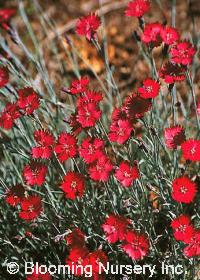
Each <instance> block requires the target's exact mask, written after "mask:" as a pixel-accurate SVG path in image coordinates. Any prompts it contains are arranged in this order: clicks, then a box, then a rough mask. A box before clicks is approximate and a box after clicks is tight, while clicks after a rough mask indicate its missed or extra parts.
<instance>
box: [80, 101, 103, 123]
mask: <svg viewBox="0 0 200 280" xmlns="http://www.w3.org/2000/svg"><path fill="white" fill-rule="evenodd" d="M100 117H101V111H100V109H99V107H98V106H97V105H96V103H94V102H90V103H87V104H85V105H83V106H82V107H81V106H80V107H79V108H78V114H77V121H78V122H79V123H80V124H81V126H82V127H84V128H85V127H93V126H95V124H96V122H97V121H98V120H99V119H100Z"/></svg>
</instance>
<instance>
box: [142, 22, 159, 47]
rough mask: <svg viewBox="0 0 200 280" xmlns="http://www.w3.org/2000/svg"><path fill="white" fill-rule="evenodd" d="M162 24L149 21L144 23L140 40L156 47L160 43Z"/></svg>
mask: <svg viewBox="0 0 200 280" xmlns="http://www.w3.org/2000/svg"><path fill="white" fill-rule="evenodd" d="M162 30H163V26H162V24H160V23H157V22H156V23H149V24H146V25H145V28H144V32H143V34H142V36H141V40H142V42H143V43H145V44H152V46H153V47H157V46H159V45H160V44H161V43H162V38H161V32H162Z"/></svg>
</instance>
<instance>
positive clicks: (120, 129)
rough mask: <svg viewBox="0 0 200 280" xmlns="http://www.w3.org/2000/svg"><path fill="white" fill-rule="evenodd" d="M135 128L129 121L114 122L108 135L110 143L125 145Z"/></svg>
mask: <svg viewBox="0 0 200 280" xmlns="http://www.w3.org/2000/svg"><path fill="white" fill-rule="evenodd" d="M132 131H133V127H132V125H131V124H130V122H129V121H128V120H119V121H116V122H113V123H112V124H111V126H110V132H109V134H108V136H109V139H110V141H112V142H117V143H119V144H124V143H125V142H126V141H127V140H128V139H129V138H130V136H131V132H132Z"/></svg>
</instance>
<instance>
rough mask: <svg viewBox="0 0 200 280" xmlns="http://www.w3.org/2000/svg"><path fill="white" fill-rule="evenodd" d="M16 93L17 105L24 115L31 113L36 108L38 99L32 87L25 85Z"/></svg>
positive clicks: (38, 103)
mask: <svg viewBox="0 0 200 280" xmlns="http://www.w3.org/2000/svg"><path fill="white" fill-rule="evenodd" d="M18 95H19V99H18V106H19V108H20V109H22V110H23V113H24V114H25V115H31V114H33V112H34V111H35V110H36V109H38V107H39V105H40V100H39V97H38V94H37V93H36V92H35V91H34V90H33V88H30V87H27V88H23V89H20V90H18Z"/></svg>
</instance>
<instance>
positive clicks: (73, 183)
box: [61, 171, 85, 200]
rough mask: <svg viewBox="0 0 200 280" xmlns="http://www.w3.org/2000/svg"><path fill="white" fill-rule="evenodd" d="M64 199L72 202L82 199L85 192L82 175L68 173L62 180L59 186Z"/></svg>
mask: <svg viewBox="0 0 200 280" xmlns="http://www.w3.org/2000/svg"><path fill="white" fill-rule="evenodd" d="M61 188H62V190H63V191H64V193H65V197H66V198H70V199H72V200H74V199H76V198H77V197H82V196H83V194H84V191H85V180H84V177H83V175H82V174H80V173H76V172H72V171H70V172H68V173H67V174H66V175H65V177H64V178H63V183H62V185H61Z"/></svg>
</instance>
